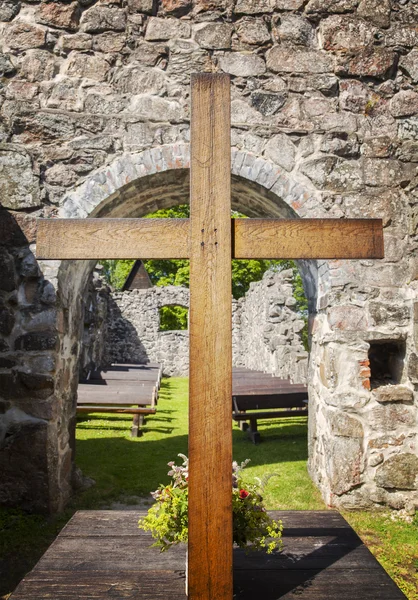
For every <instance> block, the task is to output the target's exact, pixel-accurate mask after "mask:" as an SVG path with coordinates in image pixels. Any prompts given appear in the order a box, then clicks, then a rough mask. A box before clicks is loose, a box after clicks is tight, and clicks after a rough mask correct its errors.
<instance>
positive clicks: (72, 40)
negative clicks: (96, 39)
mask: <svg viewBox="0 0 418 600" xmlns="http://www.w3.org/2000/svg"><path fill="white" fill-rule="evenodd" d="M58 46H59V47H60V48H62V50H63V51H64V52H71V50H91V48H92V47H93V37H92V36H91V35H89V34H88V33H75V34H74V35H62V36H60V38H59V40H58Z"/></svg>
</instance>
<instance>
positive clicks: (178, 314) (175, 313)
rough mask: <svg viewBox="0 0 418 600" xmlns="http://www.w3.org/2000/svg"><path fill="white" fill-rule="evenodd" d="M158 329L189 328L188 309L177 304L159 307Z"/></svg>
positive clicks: (174, 329) (178, 329)
mask: <svg viewBox="0 0 418 600" xmlns="http://www.w3.org/2000/svg"><path fill="white" fill-rule="evenodd" d="M158 312H159V319H160V323H159V331H182V330H183V331H184V330H187V329H188V328H189V309H188V308H187V306H181V305H179V304H168V305H166V306H161V307H160V308H159V311H158Z"/></svg>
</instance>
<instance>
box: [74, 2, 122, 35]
mask: <svg viewBox="0 0 418 600" xmlns="http://www.w3.org/2000/svg"><path fill="white" fill-rule="evenodd" d="M125 27H126V12H125V11H124V10H123V9H121V8H116V7H114V6H103V5H98V4H96V5H95V6H92V7H91V8H88V9H87V10H86V11H85V12H84V13H83V15H82V17H81V21H80V30H81V31H84V32H85V33H102V32H103V31H124V30H125Z"/></svg>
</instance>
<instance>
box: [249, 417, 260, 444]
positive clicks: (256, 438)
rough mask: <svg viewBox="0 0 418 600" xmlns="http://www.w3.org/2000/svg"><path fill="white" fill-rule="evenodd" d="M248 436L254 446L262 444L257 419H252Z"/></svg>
mask: <svg viewBox="0 0 418 600" xmlns="http://www.w3.org/2000/svg"><path fill="white" fill-rule="evenodd" d="M247 434H248V437H249V438H250V440H251V441H252V443H253V444H259V443H260V441H261V438H260V433H259V431H258V428H257V419H256V418H255V417H250V426H249V427H248V429H247Z"/></svg>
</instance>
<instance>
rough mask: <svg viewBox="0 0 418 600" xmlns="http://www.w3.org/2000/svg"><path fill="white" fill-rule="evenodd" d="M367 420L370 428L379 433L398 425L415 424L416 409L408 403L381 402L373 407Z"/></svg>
mask: <svg viewBox="0 0 418 600" xmlns="http://www.w3.org/2000/svg"><path fill="white" fill-rule="evenodd" d="M367 422H368V424H369V426H370V428H371V429H373V430H374V431H378V432H381V433H384V432H387V431H394V430H396V429H397V428H398V427H403V428H404V427H407V428H411V427H414V426H415V425H416V410H415V409H414V408H413V407H412V406H409V405H404V404H397V403H386V404H382V403H381V404H379V405H378V406H377V407H373V409H372V410H371V412H370V413H369V414H368V418H367Z"/></svg>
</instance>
